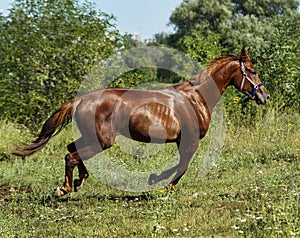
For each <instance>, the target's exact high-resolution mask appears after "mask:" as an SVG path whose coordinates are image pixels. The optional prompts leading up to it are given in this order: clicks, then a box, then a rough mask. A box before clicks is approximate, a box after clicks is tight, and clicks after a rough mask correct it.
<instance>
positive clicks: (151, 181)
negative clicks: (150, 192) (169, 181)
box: [148, 174, 158, 185]
mask: <svg viewBox="0 0 300 238" xmlns="http://www.w3.org/2000/svg"><path fill="white" fill-rule="evenodd" d="M157 182H158V176H157V174H150V176H149V179H148V184H149V185H152V184H155V183H157Z"/></svg>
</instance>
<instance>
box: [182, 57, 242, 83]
mask: <svg viewBox="0 0 300 238" xmlns="http://www.w3.org/2000/svg"><path fill="white" fill-rule="evenodd" d="M239 59H240V56H239V55H224V56H221V57H218V58H216V59H214V60H212V61H211V62H210V63H208V64H207V65H206V67H205V68H204V69H203V70H202V71H201V72H200V73H199V74H197V75H194V76H192V77H191V78H190V79H189V80H188V82H185V83H181V84H179V85H178V86H177V88H179V87H180V86H181V87H184V86H187V85H188V84H189V85H199V84H201V83H202V82H203V81H205V80H206V79H207V78H208V77H210V76H211V75H212V74H214V72H216V71H218V70H219V69H220V68H221V67H222V66H223V65H224V64H227V63H228V62H230V61H234V60H239ZM187 83H188V84H187Z"/></svg>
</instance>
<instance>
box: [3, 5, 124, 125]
mask: <svg viewBox="0 0 300 238" xmlns="http://www.w3.org/2000/svg"><path fill="white" fill-rule="evenodd" d="M0 20H1V29H0V33H1V36H0V37H1V41H0V48H1V53H0V57H1V58H0V62H1V68H0V83H1V89H0V90H1V92H0V110H1V112H2V116H5V117H8V118H14V119H17V120H18V121H22V122H24V123H31V124H32V123H33V122H35V121H37V122H40V121H43V120H44V119H45V117H46V116H48V114H49V113H52V112H53V110H55V109H56V108H57V107H58V106H59V105H60V104H61V103H62V102H64V101H66V100H68V99H69V98H71V97H74V96H75V95H76V92H77V89H78V87H79V85H80V82H81V80H82V79H83V77H84V75H86V74H87V73H88V72H89V71H90V70H91V68H92V67H93V66H94V65H95V63H97V62H98V61H99V60H101V59H103V58H106V57H108V56H109V55H111V54H112V53H113V52H114V50H115V49H116V48H117V47H119V45H120V35H119V33H118V31H117V30H116V28H115V26H114V24H113V21H114V18H113V17H112V16H110V15H107V14H105V13H103V12H100V11H96V10H94V5H93V4H91V3H89V2H84V3H83V4H82V5H80V4H79V3H78V0H55V1H54V0H50V1H43V0H16V1H15V4H14V5H13V6H12V8H11V9H10V10H9V14H8V15H7V16H6V17H4V16H1V19H0Z"/></svg>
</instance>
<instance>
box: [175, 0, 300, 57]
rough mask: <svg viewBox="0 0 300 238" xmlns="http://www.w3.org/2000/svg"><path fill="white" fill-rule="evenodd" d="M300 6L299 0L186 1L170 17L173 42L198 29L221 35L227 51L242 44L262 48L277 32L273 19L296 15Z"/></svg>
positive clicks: (235, 48) (221, 43)
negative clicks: (172, 27) (269, 37)
mask: <svg viewBox="0 0 300 238" xmlns="http://www.w3.org/2000/svg"><path fill="white" fill-rule="evenodd" d="M298 6H299V1H297V0H288V1H286V0H268V1H261V0H246V1H244V0H243V1H241V0H210V1H203V0H194V1H188V0H186V1H184V2H183V3H182V4H181V5H180V6H179V7H178V8H177V9H176V10H175V11H174V12H173V13H172V15H171V17H170V23H171V24H172V25H173V26H174V28H175V31H176V32H175V34H173V35H172V36H171V37H170V41H171V44H174V42H178V41H179V40H180V39H182V38H183V37H185V36H186V35H191V34H192V33H193V32H195V31H197V32H201V33H202V34H203V36H205V37H206V36H208V35H210V34H219V36H220V40H219V44H220V45H221V46H222V47H223V48H224V49H227V51H228V52H232V51H235V50H237V49H240V48H241V45H248V46H251V47H252V48H255V49H258V50H259V49H261V48H262V47H265V46H266V45H267V44H268V36H269V34H272V32H273V31H274V27H273V25H272V20H273V19H274V18H275V17H277V16H282V15H293V14H297V13H298V12H297V10H298Z"/></svg>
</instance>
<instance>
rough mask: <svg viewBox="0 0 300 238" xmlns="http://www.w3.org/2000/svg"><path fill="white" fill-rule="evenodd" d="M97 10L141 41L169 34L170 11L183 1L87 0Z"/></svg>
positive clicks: (0, 4)
mask: <svg viewBox="0 0 300 238" xmlns="http://www.w3.org/2000/svg"><path fill="white" fill-rule="evenodd" d="M89 1H90V2H94V3H96V6H97V8H98V9H100V10H101V11H103V12H106V13H111V14H113V15H114V16H115V17H116V18H117V22H116V25H117V28H118V29H119V30H120V32H121V33H122V34H124V33H139V34H140V37H141V39H147V38H152V37H153V35H154V34H155V33H159V32H171V31H172V27H170V26H169V27H168V26H167V24H168V22H169V17H170V15H171V13H172V11H173V10H174V9H175V8H176V7H177V6H179V5H180V3H181V2H183V0H102V1H101V0H94V1H93V0H89ZM13 2H14V1H13V0H1V1H0V9H3V10H5V9H8V8H9V7H10V5H11V4H12V3H13Z"/></svg>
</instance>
